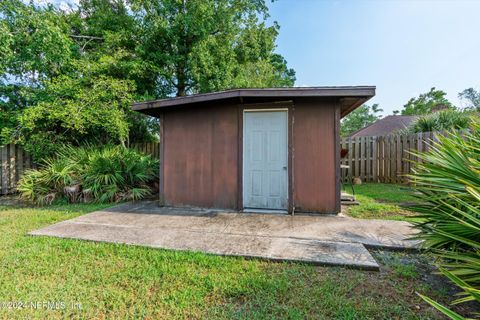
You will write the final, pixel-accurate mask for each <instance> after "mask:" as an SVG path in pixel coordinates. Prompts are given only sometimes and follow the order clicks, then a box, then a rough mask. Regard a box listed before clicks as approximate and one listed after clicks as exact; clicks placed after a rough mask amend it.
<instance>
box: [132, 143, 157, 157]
mask: <svg viewBox="0 0 480 320" xmlns="http://www.w3.org/2000/svg"><path fill="white" fill-rule="evenodd" d="M130 148H131V149H134V150H137V151H139V152H142V153H145V154H150V155H152V156H153V157H154V158H156V159H160V143H159V142H146V143H134V144H131V145H130Z"/></svg>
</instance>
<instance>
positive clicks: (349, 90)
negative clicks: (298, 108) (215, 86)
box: [132, 86, 375, 113]
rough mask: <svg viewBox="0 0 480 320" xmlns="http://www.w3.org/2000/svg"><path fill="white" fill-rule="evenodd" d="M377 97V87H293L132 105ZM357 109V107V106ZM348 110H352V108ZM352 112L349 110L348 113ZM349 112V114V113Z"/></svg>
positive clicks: (145, 108)
mask: <svg viewBox="0 0 480 320" xmlns="http://www.w3.org/2000/svg"><path fill="white" fill-rule="evenodd" d="M374 95H375V86H343V87H292V88H262V89H234V90H227V91H219V92H212V93H201V94H194V95H190V96H184V97H173V98H167V99H160V100H151V101H145V102H137V103H134V104H133V105H132V109H133V110H134V111H139V112H143V113H150V112H151V111H153V109H160V108H166V107H175V106H182V105H187V104H195V103H201V102H208V101H219V100H225V99H232V98H282V99H284V98H290V99H295V98H316V97H318V98H320V97H339V98H346V97H350V98H358V99H359V100H360V101H362V102H364V101H366V100H368V99H370V98H371V97H373V96H374ZM355 105H356V104H355ZM355 107H356V106H355ZM348 109H351V108H350V107H349V108H348ZM349 111H351V110H348V112H349ZM348 112H347V113H348ZM342 113H343V112H342Z"/></svg>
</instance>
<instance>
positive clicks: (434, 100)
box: [401, 88, 455, 116]
mask: <svg viewBox="0 0 480 320" xmlns="http://www.w3.org/2000/svg"><path fill="white" fill-rule="evenodd" d="M446 95H447V93H446V92H444V91H442V90H437V89H435V88H431V89H430V91H429V92H427V93H423V94H421V95H419V96H418V97H416V98H411V99H410V100H408V102H407V104H405V105H404V106H403V109H402V111H401V114H402V115H404V116H415V115H426V114H429V113H431V112H432V111H433V110H435V108H436V107H438V106H443V107H445V108H447V109H455V107H454V106H453V105H452V103H451V102H450V101H448V99H447V98H446V97H445V96H446Z"/></svg>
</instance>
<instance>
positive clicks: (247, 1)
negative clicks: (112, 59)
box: [132, 0, 295, 96]
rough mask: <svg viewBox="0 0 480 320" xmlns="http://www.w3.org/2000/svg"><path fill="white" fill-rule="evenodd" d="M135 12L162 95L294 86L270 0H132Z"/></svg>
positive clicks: (143, 47) (142, 50) (144, 49)
mask: <svg viewBox="0 0 480 320" xmlns="http://www.w3.org/2000/svg"><path fill="white" fill-rule="evenodd" d="M132 10H133V13H134V16H135V18H136V20H137V21H138V22H139V24H140V25H141V26H142V33H141V39H140V46H139V48H138V51H139V52H140V53H141V55H142V58H143V59H144V60H145V61H148V63H149V65H151V66H154V69H153V72H154V73H155V74H156V75H157V84H158V92H157V95H158V96H166V95H172V94H174V95H177V96H183V95H186V94H189V93H197V92H208V91H215V90H221V89H227V88H235V87H266V86H291V85H293V84H294V81H295V73H294V71H293V70H292V69H288V68H287V67H286V61H285V60H284V59H283V57H281V56H280V55H278V54H275V53H274V49H275V39H276V37H277V35H278V29H279V27H278V25H277V24H276V23H275V24H274V25H273V26H267V25H266V23H265V19H266V18H267V17H268V8H267V6H266V4H265V1H264V0H188V1H187V0H163V1H158V0H132Z"/></svg>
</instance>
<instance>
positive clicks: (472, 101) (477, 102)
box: [458, 88, 480, 111]
mask: <svg viewBox="0 0 480 320" xmlns="http://www.w3.org/2000/svg"><path fill="white" fill-rule="evenodd" d="M458 97H459V98H460V99H461V100H462V101H465V102H466V103H467V107H466V108H467V109H471V110H476V111H480V90H479V91H477V90H475V89H473V88H468V89H465V90H463V91H462V92H460V93H459V94H458Z"/></svg>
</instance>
